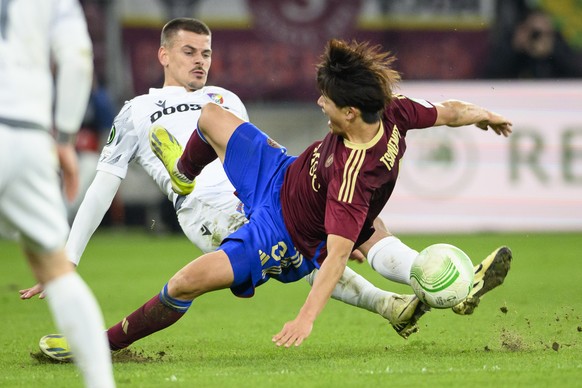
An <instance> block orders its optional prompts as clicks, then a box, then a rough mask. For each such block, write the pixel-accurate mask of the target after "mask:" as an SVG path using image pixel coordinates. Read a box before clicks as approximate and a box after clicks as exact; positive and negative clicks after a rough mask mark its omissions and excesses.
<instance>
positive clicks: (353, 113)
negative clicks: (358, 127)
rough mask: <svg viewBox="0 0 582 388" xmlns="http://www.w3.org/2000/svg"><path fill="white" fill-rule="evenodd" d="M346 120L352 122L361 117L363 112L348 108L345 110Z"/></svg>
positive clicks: (351, 107)
mask: <svg viewBox="0 0 582 388" xmlns="http://www.w3.org/2000/svg"><path fill="white" fill-rule="evenodd" d="M344 109H345V115H346V120H349V121H352V120H354V119H355V118H356V117H358V116H361V114H362V112H361V111H360V110H359V109H358V108H356V107H354V106H346V107H345V108H344Z"/></svg>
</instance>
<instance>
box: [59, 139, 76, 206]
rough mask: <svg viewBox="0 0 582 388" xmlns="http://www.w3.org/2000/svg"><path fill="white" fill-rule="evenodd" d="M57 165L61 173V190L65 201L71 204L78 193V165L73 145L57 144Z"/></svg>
mask: <svg viewBox="0 0 582 388" xmlns="http://www.w3.org/2000/svg"><path fill="white" fill-rule="evenodd" d="M57 152H58V155H59V163H60V164H61V169H62V171H63V175H62V177H63V189H64V191H65V197H66V198H67V201H69V202H73V200H74V199H75V197H76V196H77V192H78V191H79V165H78V163H77V151H75V146H74V145H73V144H69V143H67V144H57Z"/></svg>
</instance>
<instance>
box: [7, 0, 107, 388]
mask: <svg viewBox="0 0 582 388" xmlns="http://www.w3.org/2000/svg"><path fill="white" fill-rule="evenodd" d="M52 64H54V65H55V69H56V73H55V74H56V75H55V78H53V73H52V72H51V65H52ZM92 72H93V56H92V46H91V40H90V38H89V35H88V32H87V25H86V22H85V19H84V16H83V11H82V8H81V7H80V5H79V3H78V2H77V0H0V85H1V87H0V138H1V139H2V141H0V166H2V169H1V170H0V226H2V228H1V229H2V230H3V231H4V232H5V233H6V234H8V235H10V236H15V237H19V239H20V241H21V243H22V247H23V251H24V253H25V255H26V257H27V259H28V262H29V263H30V266H31V268H32V271H33V273H34V275H35V277H36V279H37V280H38V281H39V283H40V284H42V285H43V286H44V289H45V290H46V294H47V296H48V305H49V308H50V310H51V312H52V315H53V317H54V320H55V323H56V325H57V327H58V328H59V329H60V330H62V331H63V333H64V334H65V335H66V336H67V338H68V339H69V342H70V344H71V348H72V350H73V352H74V353H75V354H76V358H75V360H76V362H77V366H78V367H79V369H80V371H81V374H82V376H83V379H84V382H85V385H86V386H88V387H113V386H115V382H114V379H113V372H112V366H111V354H110V352H109V347H108V344H107V340H106V336H105V334H104V327H105V325H104V322H103V317H102V315H101V311H100V309H99V305H98V304H97V301H96V300H95V297H94V296H93V294H92V293H91V291H90V289H89V288H88V287H87V285H86V284H85V282H84V281H83V280H82V279H81V277H80V276H79V275H78V274H77V273H76V272H75V267H74V266H73V265H72V264H71V262H70V261H69V260H67V256H66V253H65V249H64V245H65V240H66V238H67V234H68V232H69V225H68V223H67V219H66V212H65V205H64V203H63V198H62V194H61V189H60V182H59V177H58V174H57V170H58V159H60V163H61V167H62V168H63V171H64V175H63V178H64V184H65V193H66V196H67V198H68V199H69V200H71V199H72V198H74V196H75V195H76V190H77V175H76V172H77V164H76V162H77V161H76V155H75V151H74V147H73V143H72V140H73V138H74V134H75V133H76V131H78V129H79V127H80V125H81V120H82V118H83V113H84V111H85V108H86V104H87V101H88V98H89V91H90V87H91V80H92ZM53 82H54V84H55V85H56V94H55V101H54V109H55V114H54V116H53V113H52V112H53ZM53 125H54V126H55V127H56V130H57V135H56V137H57V143H58V144H55V141H54V139H53V138H52V136H51V134H50V133H49V132H50V131H51V129H52V127H53ZM57 155H58V158H57Z"/></svg>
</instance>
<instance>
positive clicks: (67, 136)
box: [55, 131, 77, 145]
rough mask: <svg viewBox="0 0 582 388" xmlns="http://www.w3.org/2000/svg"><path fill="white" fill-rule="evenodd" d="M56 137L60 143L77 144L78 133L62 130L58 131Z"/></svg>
mask: <svg viewBox="0 0 582 388" xmlns="http://www.w3.org/2000/svg"><path fill="white" fill-rule="evenodd" d="M55 139H56V141H57V143H58V144H72V145H75V141H76V140H77V134H76V133H65V132H61V131H57V134H56V136H55Z"/></svg>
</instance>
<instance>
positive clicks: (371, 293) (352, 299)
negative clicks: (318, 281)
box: [305, 267, 394, 316]
mask: <svg viewBox="0 0 582 388" xmlns="http://www.w3.org/2000/svg"><path fill="white" fill-rule="evenodd" d="M317 272H318V271H317V270H314V271H313V272H311V273H310V274H309V275H307V276H306V277H305V279H306V280H307V282H309V284H311V285H313V281H314V280H315V276H316V275H317ZM393 295H394V293H392V292H388V291H384V290H381V289H379V288H378V287H376V286H374V285H373V284H372V283H370V282H369V281H367V280H366V279H365V278H364V277H362V275H360V274H358V273H357V272H356V271H354V270H353V269H351V268H350V267H346V269H345V270H344V274H343V275H342V277H341V278H340V280H339V282H338V283H337V285H336V286H335V288H334V289H333V292H332V294H331V297H332V298H333V299H336V300H340V301H342V302H344V303H347V304H349V305H352V306H356V307H360V308H363V309H366V310H368V311H371V312H373V313H378V314H380V315H382V316H385V314H387V313H388V312H386V311H385V310H386V309H387V308H388V306H387V304H388V301H389V299H390V297H391V296H393Z"/></svg>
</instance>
